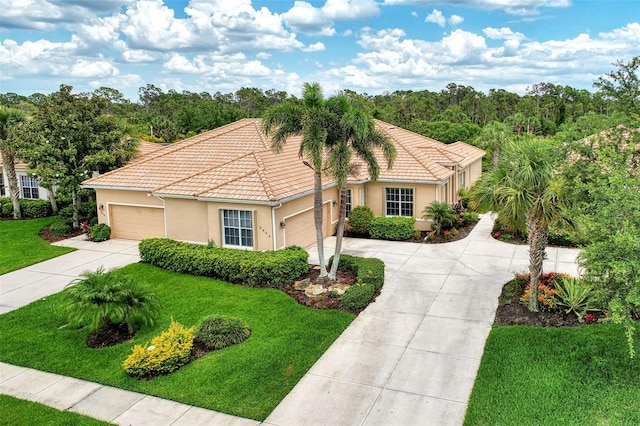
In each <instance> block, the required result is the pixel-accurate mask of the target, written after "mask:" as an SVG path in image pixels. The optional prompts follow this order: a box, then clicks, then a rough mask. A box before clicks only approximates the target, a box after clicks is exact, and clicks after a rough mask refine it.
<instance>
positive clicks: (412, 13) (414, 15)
mask: <svg viewBox="0 0 640 426" xmlns="http://www.w3.org/2000/svg"><path fill="white" fill-rule="evenodd" d="M411 16H413V17H414V18H417V17H418V12H416V11H415V10H412V11H411Z"/></svg>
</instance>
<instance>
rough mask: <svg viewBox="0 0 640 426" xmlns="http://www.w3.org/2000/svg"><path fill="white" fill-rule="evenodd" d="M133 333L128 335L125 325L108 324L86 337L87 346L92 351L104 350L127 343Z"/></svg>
mask: <svg viewBox="0 0 640 426" xmlns="http://www.w3.org/2000/svg"><path fill="white" fill-rule="evenodd" d="M134 334H135V332H133V333H129V329H128V327H127V325H126V324H125V323H120V324H109V325H108V326H105V327H102V328H101V329H99V330H98V331H95V332H93V333H91V334H90V335H89V336H87V346H89V347H90V348H94V349H99V348H106V347H108V346H114V345H117V344H119V343H124V342H128V341H129V340H131V339H132V338H133V336H134Z"/></svg>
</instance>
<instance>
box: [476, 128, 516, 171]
mask: <svg viewBox="0 0 640 426" xmlns="http://www.w3.org/2000/svg"><path fill="white" fill-rule="evenodd" d="M510 136H511V132H510V130H509V127H508V126H507V125H506V124H504V123H501V122H499V121H492V122H491V123H489V124H487V125H486V126H484V127H483V128H482V130H481V131H480V136H478V137H477V138H476V140H475V144H476V145H477V146H478V147H480V148H482V149H484V150H488V151H490V152H491V162H492V164H493V168H494V169H495V168H496V167H497V166H498V160H499V159H500V149H501V148H502V147H503V146H505V145H507V144H508V143H509V141H510Z"/></svg>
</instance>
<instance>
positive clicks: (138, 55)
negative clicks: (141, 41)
mask: <svg viewBox="0 0 640 426" xmlns="http://www.w3.org/2000/svg"><path fill="white" fill-rule="evenodd" d="M158 56H159V55H158V54H157V53H154V52H150V51H148V50H136V49H132V50H126V51H124V52H122V59H123V60H124V61H125V62H131V63H145V62H155V61H157V60H158Z"/></svg>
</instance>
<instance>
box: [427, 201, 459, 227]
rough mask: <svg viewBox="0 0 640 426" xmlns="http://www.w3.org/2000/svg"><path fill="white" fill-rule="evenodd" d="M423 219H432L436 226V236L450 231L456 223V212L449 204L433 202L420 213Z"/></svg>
mask: <svg viewBox="0 0 640 426" xmlns="http://www.w3.org/2000/svg"><path fill="white" fill-rule="evenodd" d="M422 218H423V219H432V220H433V223H434V224H435V225H436V228H435V229H434V230H435V231H436V234H440V233H442V231H443V230H445V229H447V230H448V229H451V228H452V227H453V226H454V225H455V223H456V211H455V209H454V208H453V206H452V205H451V204H449V203H445V202H440V201H434V202H433V203H431V204H429V205H428V206H427V207H425V208H424V210H423V211H422Z"/></svg>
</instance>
